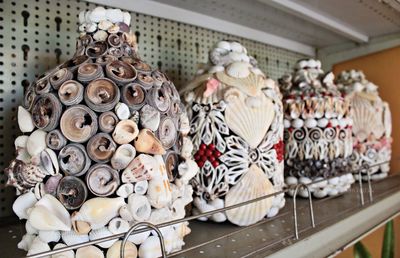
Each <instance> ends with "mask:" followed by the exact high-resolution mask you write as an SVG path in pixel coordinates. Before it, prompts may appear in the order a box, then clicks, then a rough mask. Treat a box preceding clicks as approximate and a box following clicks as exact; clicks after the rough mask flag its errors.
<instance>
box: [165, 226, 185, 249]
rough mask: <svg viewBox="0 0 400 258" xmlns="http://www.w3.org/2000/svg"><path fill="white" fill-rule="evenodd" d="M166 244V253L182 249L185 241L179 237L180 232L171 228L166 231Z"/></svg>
mask: <svg viewBox="0 0 400 258" xmlns="http://www.w3.org/2000/svg"><path fill="white" fill-rule="evenodd" d="M164 244H165V251H166V253H172V252H176V251H179V250H181V249H182V246H183V245H184V244H185V243H184V242H183V239H182V238H180V237H179V235H178V232H176V231H175V230H173V229H172V228H171V230H169V231H168V232H166V233H165V236H164Z"/></svg>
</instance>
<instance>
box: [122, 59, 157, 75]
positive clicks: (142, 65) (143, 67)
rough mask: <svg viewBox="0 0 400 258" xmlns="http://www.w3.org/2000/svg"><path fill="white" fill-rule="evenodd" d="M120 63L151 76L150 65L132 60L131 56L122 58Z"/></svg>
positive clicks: (138, 60)
mask: <svg viewBox="0 0 400 258" xmlns="http://www.w3.org/2000/svg"><path fill="white" fill-rule="evenodd" d="M121 61H123V62H125V63H128V64H131V65H133V67H135V69H136V71H138V72H142V73H148V74H151V67H150V65H148V64H146V63H144V62H142V61H141V60H140V59H137V58H133V57H131V56H123V57H121Z"/></svg>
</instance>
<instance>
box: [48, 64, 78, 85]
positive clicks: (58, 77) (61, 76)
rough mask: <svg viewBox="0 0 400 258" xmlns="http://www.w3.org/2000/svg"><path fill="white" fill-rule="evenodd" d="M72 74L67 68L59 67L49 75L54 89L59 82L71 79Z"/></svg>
mask: <svg viewBox="0 0 400 258" xmlns="http://www.w3.org/2000/svg"><path fill="white" fill-rule="evenodd" d="M72 78H73V74H72V72H71V71H69V70H68V69H67V68H61V69H60V70H57V71H55V72H54V73H53V74H51V75H50V79H49V81H50V84H51V86H53V88H54V89H56V90H58V88H60V86H61V84H63V83H64V82H66V81H69V80H72Z"/></svg>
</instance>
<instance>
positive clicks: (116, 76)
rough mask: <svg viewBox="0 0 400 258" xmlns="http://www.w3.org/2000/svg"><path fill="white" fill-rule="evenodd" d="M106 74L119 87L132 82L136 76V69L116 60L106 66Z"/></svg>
mask: <svg viewBox="0 0 400 258" xmlns="http://www.w3.org/2000/svg"><path fill="white" fill-rule="evenodd" d="M106 74H107V77H109V78H111V79H112V80H113V81H115V82H116V83H117V84H120V85H123V84H127V83H129V82H132V81H134V80H135V79H136V76H137V72H136V69H135V68H134V67H133V66H132V65H130V64H128V63H125V62H122V61H118V60H117V61H113V62H111V63H108V64H107V65H106Z"/></svg>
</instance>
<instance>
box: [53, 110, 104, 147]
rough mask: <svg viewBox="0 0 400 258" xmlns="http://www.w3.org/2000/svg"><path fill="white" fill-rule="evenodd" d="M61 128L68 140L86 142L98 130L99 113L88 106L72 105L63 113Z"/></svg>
mask: <svg viewBox="0 0 400 258" xmlns="http://www.w3.org/2000/svg"><path fill="white" fill-rule="evenodd" d="M60 128H61V132H62V133H63V135H64V136H65V138H67V139H68V140H70V141H73V142H77V143H82V142H86V141H87V140H89V139H90V138H91V137H92V136H93V135H94V134H95V133H96V131H97V128H98V125H97V115H96V114H95V113H94V112H93V111H92V110H91V109H89V108H88V107H87V106H84V105H74V106H71V107H70V108H68V109H67V110H66V111H65V112H64V114H63V115H62V117H61V122H60Z"/></svg>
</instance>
